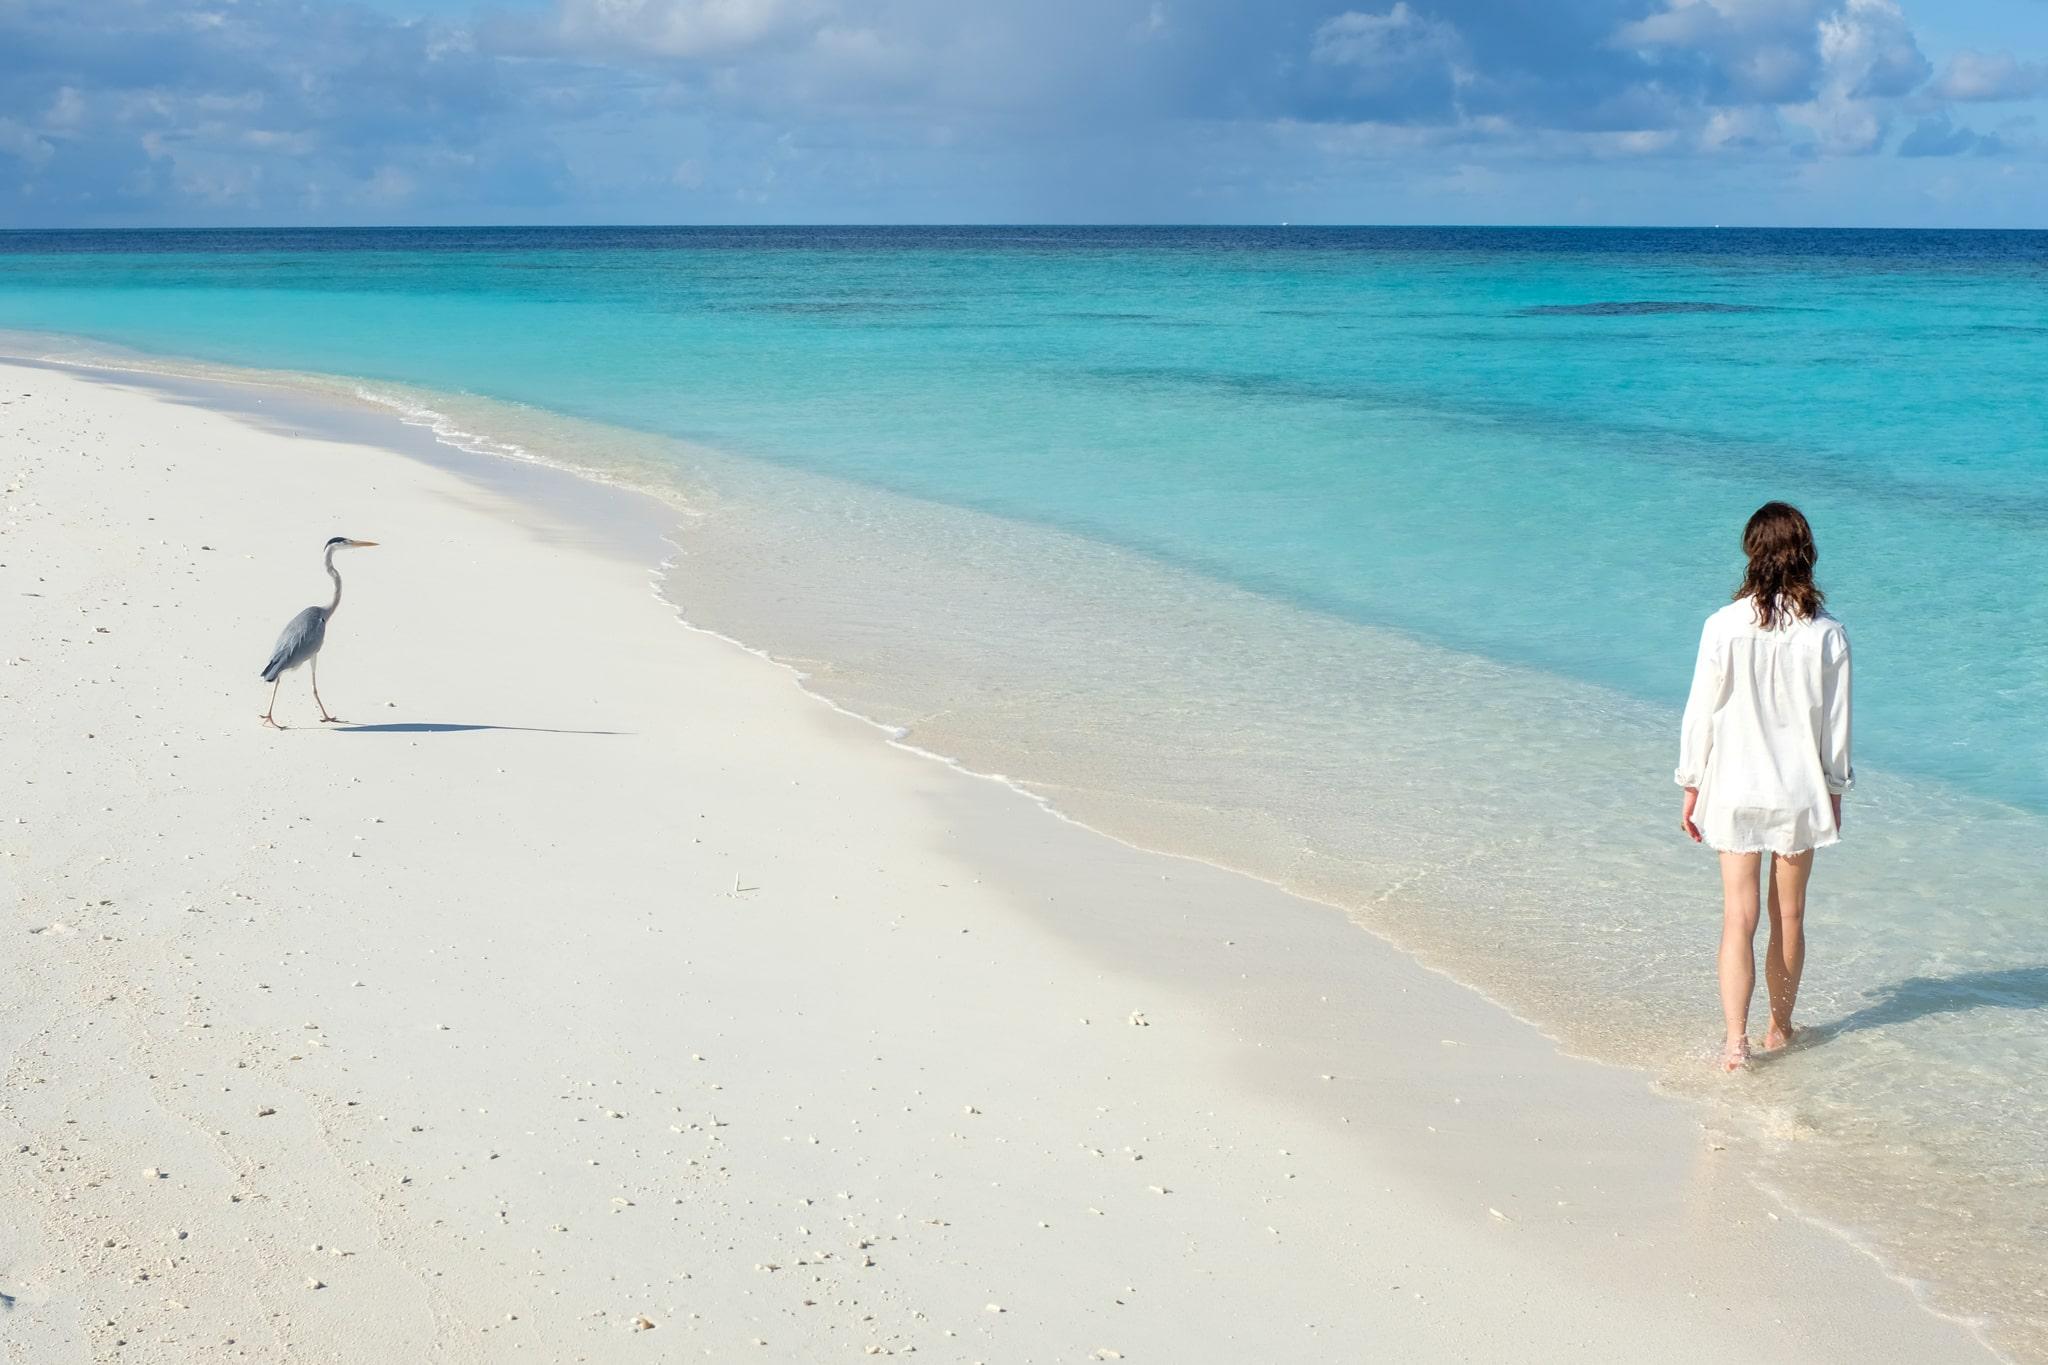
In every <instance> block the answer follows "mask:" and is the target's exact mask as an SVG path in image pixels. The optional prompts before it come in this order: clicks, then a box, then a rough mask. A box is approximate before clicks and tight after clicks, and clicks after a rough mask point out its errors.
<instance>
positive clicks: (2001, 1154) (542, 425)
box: [0, 227, 2048, 1351]
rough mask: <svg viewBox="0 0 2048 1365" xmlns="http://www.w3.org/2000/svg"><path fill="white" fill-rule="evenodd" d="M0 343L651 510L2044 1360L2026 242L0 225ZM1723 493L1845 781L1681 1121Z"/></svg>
mask: <svg viewBox="0 0 2048 1365" xmlns="http://www.w3.org/2000/svg"><path fill="white" fill-rule="evenodd" d="M0 330H5V331H8V332H11V333H14V334H15V335H14V336H13V338H12V340H11V342H10V344H9V345H7V346H4V347H0V350H8V351H11V352H12V353H16V354H40V355H62V356H68V357H71V358H74V359H78V358H92V357H94V356H98V357H99V358H101V359H109V358H111V359H114V360H117V361H119V362H120V363H150V364H157V365H163V366H168V367H172V368H176V367H180V366H183V367H188V368H189V367H191V366H193V365H195V364H203V365H211V366H226V367H237V368H240V369H254V370H260V371H264V372H268V373H270V374H271V375H273V376H275V375H277V374H278V373H279V372H285V373H286V374H287V375H288V376H290V378H291V382H295V383H305V384H310V385H314V386H322V385H324V386H326V387H328V388H330V389H333V390H336V391H339V392H343V393H346V394H352V395H358V396H362V397H368V398H372V399H374V400H375V401H378V402H381V403H384V404H385V405H387V406H389V407H392V408H395V409H397V410H399V411H400V412H402V413H404V414H406V415H408V416H409V417H410V418H411V419H412V420H418V421H424V422H429V423H431V424H433V425H434V426H435V427H436V428H437V430H440V431H442V432H443V433H444V434H445V435H446V436H447V437H448V438H449V439H451V440H457V441H461V442H463V443H466V444H473V445H474V446H476V448H479V449H491V450H498V451H502V452H506V453H514V454H519V455H523V456H526V457H530V458H539V459H544V460H549V461H553V462H557V463H561V464H565V465H569V466H572V467H576V468H581V469H586V470H591V471H594V472H597V473H600V474H602V475H605V476H607V477H611V478H614V479H617V480H620V481H623V482H628V483H632V484H635V485H638V486H641V487H644V488H648V489H650V490H651V491H654V492H657V493H659V494H661V495H662V496H665V497H668V498H670V499H671V500H672V501H673V502H674V503H675V504H676V505H677V507H678V508H679V509H682V510H681V511H679V516H678V522H679V530H678V533H677V544H678V558H677V561H676V563H675V565H674V566H673V568H672V569H671V570H670V572H669V574H668V578H667V586H666V590H667V591H668V592H669V594H670V596H671V597H672V598H673V599H674V600H675V601H676V602H677V603H678V605H679V606H680V608H681V610H682V611H683V612H684V614H685V615H686V616H688V617H690V619H692V620H694V621H698V622H700V623H702V624H706V625H710V626H712V627H714V628H716V629H718V630H720V631H722V632H724V633H726V634H729V635H732V636H734V637H736V638H738V639H741V640H743V641H746V642H748V643H750V644H756V645H759V646H761V647H763V648H765V649H767V650H768V651H770V652H771V653H774V654H777V655H778V656H780V657H783V658H786V659H790V660H793V661H796V662H798V663H800V664H801V666H802V667H803V668H804V669H805V670H806V672H807V673H808V675H809V678H810V685H811V686H813V687H814V688H815V689H816V690H818V691H820V692H821V693H823V694H825V695H827V696H829V697H831V698H833V699H834V700H835V701H838V702H840V703H842V704H844V705H847V706H849V707H851V708H852V709H855V710H858V711H861V712H863V713H865V714H869V715H872V716H874V717H875V718H877V719H879V720H882V721H884V722H886V723H889V724H891V725H895V726H899V727H901V728H902V729H904V730H905V731H906V732H907V734H908V736H909V738H910V741H911V742H912V743H914V744H918V745H920V746H923V747H926V748H930V749H932V750H935V751H937V752H939V753H942V754H946V755H949V756H952V757H956V758H958V759H960V760H961V761H962V762H963V763H966V764H967V765H968V766H970V767H973V768H976V769H978V770H981V771H988V772H997V773H1001V774H1003V775H1005V776H1007V777H1009V778H1010V779H1011V780H1013V781H1015V782H1017V783H1018V784H1019V785H1020V786H1023V787H1026V788H1028V789H1030V790H1032V791H1034V792H1035V793H1037V794H1039V795H1041V796H1043V797H1044V798H1045V799H1047V800H1048V801H1050V802H1052V803H1053V804H1054V805H1056V806H1058V807H1060V808H1061V809H1063V810H1065V811H1066V812H1068V813H1069V814H1073V815H1075V816H1077V817H1078V818H1082V819H1085V820H1088V821H1089V822H1091V823H1095V824H1098V825H1100V826H1102V827H1104V828H1106V829H1109V830H1111V831H1112V832H1115V833H1118V834H1120V835H1123V836H1125V837H1128V838H1132V839H1134V840H1136V841H1138V842H1141V843H1146V844H1150V845H1153V846H1157V847H1162V848H1167V849H1170V850H1172V851H1176V852H1183V853H1187V854H1190V855H1191V856H1197V857H1203V858H1208V859H1212V860H1214V861H1218V862H1223V863H1226V864H1228V865H1232V866H1239V867H1242V868H1244V869H1246V870H1247V871H1251V872H1253V873H1256V874H1258V875H1261V876H1265V877H1268V878H1271V879H1273V880H1276V881H1280V882H1283V883H1285V884H1287V885H1290V886H1294V887H1296V888H1297V889H1300V890H1302V891H1304V892H1306V893H1308V894H1311V895H1316V896H1319V897H1322V898H1324V899H1327V900H1329V901H1331V902H1333V903H1334V904H1337V905H1339V906H1342V907H1344V908H1345V909H1346V910H1348V911H1349V912H1351V913H1352V914H1354V915H1355V916H1357V917H1358V918H1359V919H1360V920H1361V921H1363V922H1364V923H1366V924H1368V925H1369V926H1371V927H1372V928H1374V929H1376V930H1379V931H1380V932H1383V933H1386V934H1388V935H1389V936H1390V937H1392V938H1394V939H1395V940H1396V941H1397V942H1400V943H1402V944H1404V945H1406V946H1408V947H1409V948H1411V949H1413V950H1414V951H1417V952H1419V953H1422V954H1423V955H1425V956H1426V957H1428V958H1429V959H1430V960H1431V961H1433V962H1436V963H1438V964H1439V965H1442V966H1444V967H1445V968H1446V969H1447V970H1450V971H1452V972H1453V973H1454V974H1456V975H1458V976H1460V977H1462V978H1464V979H1466V980H1468V981H1471V982H1473V983H1474V984H1476V985H1478V986H1480V987H1482V988H1483V989H1486V990H1487V991H1489V992H1490V993H1492V994H1493V995H1494V996H1495V997H1496V998H1499V999H1501V1000H1503V1001H1504V1002H1505V1003H1507V1004H1509V1005H1511V1006H1512V1007H1513V1008H1515V1009H1516V1010H1518V1011H1519V1012H1521V1013H1523V1014H1524V1015H1525V1016H1527V1017H1530V1018H1532V1019H1534V1020H1536V1021H1537V1022H1538V1023H1540V1024H1541V1025H1543V1026H1544V1027H1545V1028H1547V1029H1549V1030H1550V1031H1551V1032H1552V1033H1553V1034H1555V1035H1556V1036H1558V1037H1559V1038H1561V1039H1562V1040H1564V1041H1565V1042H1566V1043H1567V1044H1568V1045H1570V1046H1572V1047H1573V1048H1575V1049H1577V1050H1581V1051H1585V1052H1589V1053H1592V1054H1594V1055H1598V1056H1603V1057H1607V1058H1609V1059H1611V1060H1616V1061H1623V1062H1628V1063H1631V1064H1635V1065H1640V1066H1644V1067H1646V1068H1647V1069H1649V1070H1650V1071H1651V1072H1652V1073H1653V1074H1654V1075H1656V1076H1657V1077H1658V1079H1659V1081H1660V1083H1662V1084H1665V1085H1667V1086H1669V1087H1671V1088H1674V1089H1677V1090H1680V1091H1683V1092H1685V1093H1689V1094H1701V1095H1704V1096H1707V1097H1708V1098H1709V1099H1710V1101H1711V1102H1712V1103H1713V1104H1715V1105H1717V1106H1720V1111H1721V1112H1722V1113H1723V1117H1724V1119H1725V1121H1726V1122H1728V1123H1730V1124H1734V1125H1737V1126H1740V1127H1741V1128H1742V1131H1744V1132H1745V1133H1747V1134H1749V1136H1750V1138H1751V1139H1752V1141H1753V1142H1754V1144H1755V1146H1756V1148H1757V1150H1758V1151H1759V1152H1760V1153H1761V1154H1762V1155H1761V1156H1759V1158H1758V1160H1759V1162H1760V1165H1759V1170H1760V1172H1761V1173H1762V1178H1765V1179H1769V1180H1772V1181H1775V1182H1777V1183H1778V1184H1779V1185H1780V1186H1781V1187H1782V1188H1785V1189H1786V1190H1787V1191H1788V1192H1789V1194H1790V1197H1792V1198H1793V1199H1794V1201H1795V1202H1796V1203H1799V1204H1800V1205H1801V1206H1802V1207H1806V1208H1809V1209H1812V1210H1814V1211H1816V1212H1818V1213H1820V1214H1822V1215H1824V1216H1826V1217H1828V1218H1831V1219H1833V1220H1836V1221H1838V1222H1841V1223H1843V1224H1844V1225H1846V1226H1849V1227H1852V1228H1854V1229H1855V1230H1857V1231H1858V1232H1859V1234H1860V1235H1862V1236H1863V1237H1864V1238H1865V1239H1866V1241H1867V1242H1868V1243H1869V1244H1870V1245H1871V1246H1873V1248H1874V1249H1876V1250H1878V1251H1879V1252H1880V1253H1881V1254H1883V1255H1884V1256H1886V1257H1887V1259H1888V1260H1889V1261H1890V1262H1891V1263H1892V1264H1894V1265H1896V1266H1898V1267H1900V1268H1901V1269H1902V1270H1904V1271H1907V1272H1910V1273H1916V1274H1922V1275H1931V1276H1935V1281H1936V1286H1937V1289H1936V1295H1935V1296H1936V1298H1937V1299H1938V1300H1939V1301H1941V1302H1942V1303H1944V1304H1946V1305H1948V1306H1950V1307H1954V1308H1958V1309H1960V1310H1963V1311H1969V1312H1979V1313H1986V1314H1990V1315H1992V1316H1993V1317H1994V1318H1995V1319H1996V1320H1997V1321H1998V1322H1999V1323H2001V1324H2004V1325H2003V1326H2001V1327H1999V1328H1998V1330H1999V1331H2000V1333H2001V1334H2002V1335H2001V1340H2005V1341H2007V1342H2009V1343H2018V1344H2020V1345H2021V1346H2024V1347H2026V1348H2027V1349H2034V1350H2042V1351H2048V1307H2044V1305H2043V1304H2042V1303H2041V1302H2040V1300H2039V1298H2038V1294H2037V1293H2035V1292H2034V1291H2033V1290H2032V1289H2030V1288H2027V1287H2026V1285H2038V1284H2039V1283H2041V1282H2044V1281H2048V1253H2044V1250H2043V1248H2044V1246H2048V1130H2044V1125H2043V1124H2042V1123H2041V1122H2040V1117H2041V1115H2042V1113H2043V1112H2048V397H2044V394H2043V386H2044V378H2048V233H2038V232H2035V233H2028V232H1885V231H1776V230H1771V231H1765V230H1720V229H1714V230H1608V229H1586V230H1577V229H1573V230H1562V229H1521V230H1516V229H1463V228H1414V229H1365V228H1360V229H1345V228H1327V229H1325V228H1050V227H1038V228H841V229H817V228H801V229H799V228H789V229H776V228H760V229H666V228H662V229H654V228H648V229H638V228H636V229H545V230H539V229H535V230H527V229H478V230H465V229H448V230H404V229H392V230H363V231H314V230H307V231H235V232H148V233H143V232H100V233H42V232H28V233H23V232H15V233H0ZM1769 498H1786V499H1789V500H1791V501H1793V502H1796V503H1798V504H1799V505H1800V506H1801V507H1802V508H1803V509H1804V510H1805V511H1806V512H1807V514H1808V516H1809V517H1810V518H1811V520H1812V522H1813V524H1814V527H1815V530H1816V534H1817V536H1818V539H1819V542H1820V546H1821V564H1820V577H1821V581H1822V585H1823V586H1824V587H1825V588H1826V590H1827V591H1828V594H1829V601H1830V606H1831V607H1832V609H1833V610H1834V611H1835V612H1836V614H1837V615H1839V616H1840V617H1841V618H1842V619H1843V620H1844V622H1845V623H1846V624H1847V627H1848V629H1849V633H1850V636H1851V638H1852V640H1853V642H1854V649H1855V659H1856V668H1857V674H1856V708H1857V709H1856V749H1857V751H1856V764H1857V768H1858V772H1859V781H1858V787H1857V790H1856V792H1855V793H1853V794H1852V796H1851V807H1850V811H1851V813H1850V817H1849V821H1848V826H1847V833H1848V838H1847V840H1846V841H1845V843H1844V844H1843V846H1842V847H1841V849H1839V850H1831V851H1830V852H1829V853H1828V854H1826V855H1823V860H1824V861H1823V864H1822V867H1821V869H1820V871H1819V872H1817V874H1816V880H1815V893H1814V894H1815V898H1816V905H1815V909H1814V912H1813V914H1814V925H1815V936H1816V947H1815V950H1814V956H1813V959H1812V966H1811V967H1810V968H1809V973H1810V975H1809V987H1808V992H1807V996H1806V997H1805V999H1806V1001H1807V1002H1808V1007H1809V1009H1810V1011H1811V1013H1812V1017H1813V1019H1814V1020H1815V1022H1816V1023H1818V1024H1820V1025H1821V1026H1822V1029H1823V1031H1825V1030H1827V1029H1829V1028H1832V1029H1834V1030H1835V1031H1834V1033H1833V1034H1831V1035H1826V1041H1827V1042H1828V1044H1829V1045H1828V1046H1827V1047H1825V1048H1816V1049H1814V1050H1813V1051H1812V1052H1811V1053H1810V1054H1803V1055H1800V1056H1796V1057H1792V1058H1788V1059H1786V1061H1785V1062H1784V1063H1783V1064H1782V1065H1779V1066H1776V1067H1773V1068H1771V1069H1770V1070H1769V1071H1767V1072H1763V1073H1760V1074H1759V1075H1757V1076H1756V1077H1755V1078H1754V1080H1753V1083H1752V1084H1750V1085H1748V1086H1747V1087H1746V1088H1745V1089H1744V1090H1742V1091H1741V1092H1740V1093H1739V1094H1738V1095H1737V1097H1736V1098H1735V1099H1734V1100H1730V1099H1728V1097H1727V1095H1726V1094H1725V1093H1722V1092H1725V1091H1726V1087H1723V1088H1722V1091H1719V1092H1717V1091H1710V1090H1704V1089H1702V1088H1701V1084H1700V1083H1699V1073H1700V1072H1702V1071H1703V1070H1704V1068H1703V1067H1701V1066H1699V1065H1698V1064H1697V1059H1696V1057H1695V1053H1694V1046H1695V1043H1697V1042H1700V1041H1702V1040H1710V1039H1711V1035H1712V1034H1713V1031H1714V1028H1715V1025H1716V1023H1717V1020H1716V1018H1715V1015H1714V1008H1713V999H1712V994H1711V973H1712V960H1711V951H1712V940H1713V934H1714V932H1715V929H1716V927H1717V924H1718V915H1717V906H1718V900H1717V895H1718V893H1717V888H1716V885H1715V882H1714V873H1713V869H1712V867H1711V863H1710V862H1708V861H1703V860H1702V859H1701V858H1700V856H1699V855H1698V854H1697V853H1696V851H1694V850H1692V849H1691V848H1690V847H1689V846H1685V845H1683V844H1682V843H1681V842H1680V841H1679V840H1678V838H1677V835H1676V828H1675V826H1676V811H1677V792H1676V789H1675V788H1674V787H1672V786H1671V784H1670V767H1671V763H1672V760H1673V758H1674V757H1675V748H1676V721H1677V713H1678V708H1679V706H1680V705H1681V704H1682V702H1683V699H1684V691H1685V687H1686V684H1687V681H1688V679H1689V677H1690V670H1691V665H1692V658H1693V651H1694V647H1695V644H1696V641H1697V638H1698V631H1699V626H1700V622H1701V621H1702V619H1703V618H1704V617H1705V616H1706V615H1707V614H1708V613H1709V612H1711V611H1712V610H1713V609H1714V608H1716V607H1717V606H1719V605H1720V604H1721V603H1723V602H1725V601H1726V600H1727V599H1728V596H1729V593H1730V591H1731V590H1732V588H1733V587H1734V584H1735V582H1736V579H1737V578H1738V576H1739V572H1740V568H1741V556H1740V551H1739V547H1738V539H1739V536H1740V532H1741V528H1742V524H1743V521H1744V519H1745V518H1746V517H1747V515H1748V514H1749V512H1750V511H1752V510H1753V509H1754V508H1755V507H1756V506H1757V505H1758V504H1759V503H1761V502H1763V501H1765V500H1766V499H1769ZM367 534H374V532H368V533H367ZM1901 1188H1906V1189H1910V1190H1912V1191H1914V1197H1913V1198H1911V1199H1907V1200H1901V1199H1899V1198H1898V1197H1897V1196H1898V1191H1899V1190H1900V1189H1901ZM1959 1209H1962V1210H1966V1211H1967V1214H1968V1226H1969V1231H1968V1234H1967V1236H1965V1235H1963V1234H1960V1233H1958V1232H1956V1230H1955V1228H1956V1216H1955V1215H1956V1211H1957V1210H1959ZM1937 1270H1938V1271H1939V1274H1938V1275H1937V1274H1936V1271H1937ZM2022 1281H2024V1282H2025V1284H2023V1283H2022Z"/></svg>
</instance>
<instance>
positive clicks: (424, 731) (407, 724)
mask: <svg viewBox="0 0 2048 1365" xmlns="http://www.w3.org/2000/svg"><path fill="white" fill-rule="evenodd" d="M334 729H335V731H336V733H338V734H344V735H454V734H461V733H463V732H465V731H469V730H516V731H519V732H521V733H524V734H529V735H625V734H631V733H632V731H630V730H557V729H553V728H551V727H549V726H546V725H455V724H448V723H443V722H436V721H424V720H408V721H393V722H391V723H390V724H388V725H337V726H335V727H334Z"/></svg>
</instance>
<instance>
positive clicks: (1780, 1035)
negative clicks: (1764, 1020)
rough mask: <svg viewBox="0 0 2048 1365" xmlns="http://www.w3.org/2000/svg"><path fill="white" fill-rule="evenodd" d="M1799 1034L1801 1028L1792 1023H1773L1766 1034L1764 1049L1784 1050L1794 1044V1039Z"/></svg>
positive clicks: (1771, 1050)
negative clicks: (1793, 1025)
mask: <svg viewBox="0 0 2048 1365" xmlns="http://www.w3.org/2000/svg"><path fill="white" fill-rule="evenodd" d="M1798 1036H1799V1030H1798V1029H1796V1028H1794V1027H1792V1025H1790V1024H1778V1023H1773V1024H1772V1025H1771V1027H1770V1029H1769V1030H1768V1031H1767V1032H1766V1033H1765V1034H1764V1051H1766V1052H1782V1051H1783V1050H1784V1049H1786V1048H1788V1047H1790V1046H1792V1040H1793V1039H1794V1038H1797V1037H1798Z"/></svg>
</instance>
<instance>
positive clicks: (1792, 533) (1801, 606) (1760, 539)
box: [1735, 502, 1828, 630]
mask: <svg viewBox="0 0 2048 1365" xmlns="http://www.w3.org/2000/svg"><path fill="white" fill-rule="evenodd" d="M1742 552H1743V553H1744V554H1746V555H1748V556H1749V568H1748V570H1747V571H1746V572H1745V573H1744V574H1743V575H1742V586H1741V587H1739V588H1737V589H1736V590H1735V600H1736V601H1738V602H1739V601H1741V600H1742V599H1743V598H1745V597H1750V598H1754V599H1755V600H1756V620H1757V624H1758V625H1760V626H1762V627H1763V628H1764V629H1765V630H1769V629H1770V628H1771V627H1773V626H1774V625H1776V624H1777V623H1778V616H1779V613H1780V612H1781V611H1787V610H1789V611H1791V612H1792V613H1793V614H1794V615H1796V616H1798V617H1800V618H1801V619H1804V620H1808V621H1810V620H1812V619H1813V618H1814V617H1816V616H1818V615H1819V614H1820V609H1821V606H1822V604H1824V603H1825V602H1826V601H1827V600H1828V599H1827V594H1825V593H1823V592H1822V591H1821V590H1820V589H1819V588H1818V587H1816V586H1815V585H1814V581H1813V565H1814V561H1816V560H1818V559H1819V558H1820V551H1819V550H1817V549H1815V548H1814V545H1813V528H1812V527H1811V526H1809V525H1807V524H1806V518H1805V516H1803V515H1802V514H1801V513H1800V511H1799V509H1798V508H1797V507H1794V506H1793V505H1792V504H1791V503H1789V502H1767V503H1765V504H1764V505H1763V506H1762V507H1759V508H1757V509H1756V513H1755V515H1753V516H1752V517H1750V519H1749V525H1747V526H1745V527H1743V528H1742Z"/></svg>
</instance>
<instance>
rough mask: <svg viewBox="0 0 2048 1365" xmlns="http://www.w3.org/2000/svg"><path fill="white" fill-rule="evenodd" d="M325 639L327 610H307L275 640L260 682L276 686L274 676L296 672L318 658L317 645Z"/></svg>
mask: <svg viewBox="0 0 2048 1365" xmlns="http://www.w3.org/2000/svg"><path fill="white" fill-rule="evenodd" d="M326 638H327V608H325V607H307V608H306V609H305V610H304V611H302V612H300V613H299V614H298V615H297V616H294V617H293V618H292V619H291V624H290V625H288V626H286V627H285V628H284V633H283V634H282V635H280V636H278V637H277V648H276V649H274V650H272V651H271V652H270V662H269V663H267V664H265V665H263V681H265V682H276V681H277V675H278V674H280V673H282V672H284V671H285V670H286V669H290V668H297V667H298V666H299V665H300V664H302V663H304V662H306V660H308V659H310V658H312V657H313V656H314V655H315V654H318V653H319V652H320V642H321V641H322V640H324V639H326Z"/></svg>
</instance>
